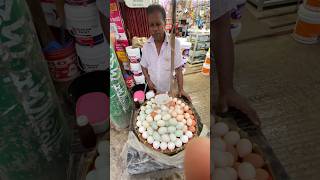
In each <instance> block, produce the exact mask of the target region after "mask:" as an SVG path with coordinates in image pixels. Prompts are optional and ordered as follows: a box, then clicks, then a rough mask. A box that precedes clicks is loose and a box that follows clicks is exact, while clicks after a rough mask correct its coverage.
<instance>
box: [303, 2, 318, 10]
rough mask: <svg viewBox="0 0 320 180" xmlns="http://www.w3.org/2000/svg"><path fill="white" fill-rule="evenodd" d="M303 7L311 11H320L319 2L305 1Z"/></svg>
mask: <svg viewBox="0 0 320 180" xmlns="http://www.w3.org/2000/svg"><path fill="white" fill-rule="evenodd" d="M304 6H305V7H306V8H308V9H310V10H313V11H320V0H306V1H305V3H304Z"/></svg>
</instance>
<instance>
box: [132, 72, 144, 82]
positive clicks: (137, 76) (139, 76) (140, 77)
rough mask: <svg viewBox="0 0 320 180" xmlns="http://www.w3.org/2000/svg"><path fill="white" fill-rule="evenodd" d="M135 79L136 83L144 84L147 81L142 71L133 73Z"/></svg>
mask: <svg viewBox="0 0 320 180" xmlns="http://www.w3.org/2000/svg"><path fill="white" fill-rule="evenodd" d="M133 78H134V81H135V82H136V84H144V83H145V77H144V75H143V74H142V73H140V74H135V75H133Z"/></svg>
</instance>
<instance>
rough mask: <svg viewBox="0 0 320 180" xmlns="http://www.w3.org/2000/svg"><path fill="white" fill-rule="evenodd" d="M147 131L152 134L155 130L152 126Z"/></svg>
mask: <svg viewBox="0 0 320 180" xmlns="http://www.w3.org/2000/svg"><path fill="white" fill-rule="evenodd" d="M147 132H148V134H149V136H152V135H153V132H154V131H153V129H152V127H149V128H148V129H147Z"/></svg>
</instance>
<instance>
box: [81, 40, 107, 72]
mask: <svg viewBox="0 0 320 180" xmlns="http://www.w3.org/2000/svg"><path fill="white" fill-rule="evenodd" d="M107 49H108V46H107V44H106V43H102V44H98V45H95V46H93V47H89V46H80V45H78V44H76V51H77V54H78V56H79V57H80V69H82V70H83V71H85V72H91V71H97V70H106V69H107V68H108V66H109V59H108V54H107Z"/></svg>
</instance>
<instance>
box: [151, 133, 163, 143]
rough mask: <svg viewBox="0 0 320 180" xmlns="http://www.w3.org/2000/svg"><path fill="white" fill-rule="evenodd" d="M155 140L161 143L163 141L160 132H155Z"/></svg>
mask: <svg viewBox="0 0 320 180" xmlns="http://www.w3.org/2000/svg"><path fill="white" fill-rule="evenodd" d="M152 137H153V139H154V140H155V141H160V140H161V136H160V135H159V133H158V132H153V136H152Z"/></svg>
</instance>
